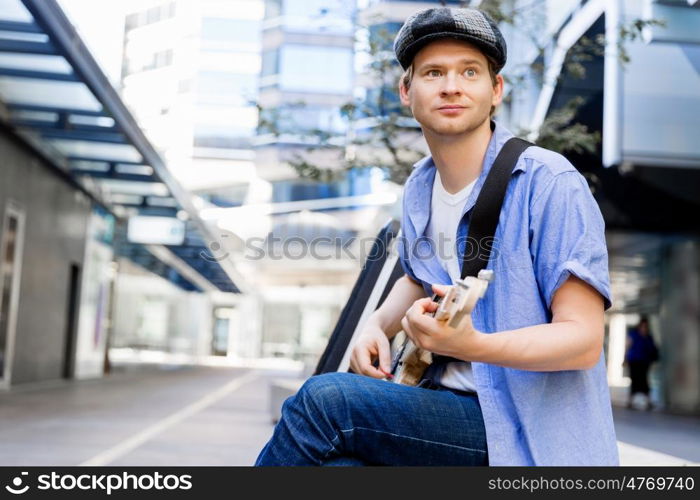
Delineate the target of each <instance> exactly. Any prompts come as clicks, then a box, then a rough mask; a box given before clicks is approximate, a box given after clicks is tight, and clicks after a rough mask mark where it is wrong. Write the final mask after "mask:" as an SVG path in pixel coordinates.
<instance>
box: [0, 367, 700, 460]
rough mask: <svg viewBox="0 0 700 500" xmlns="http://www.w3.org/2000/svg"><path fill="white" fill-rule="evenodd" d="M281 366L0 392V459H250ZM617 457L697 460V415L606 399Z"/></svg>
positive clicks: (184, 371) (163, 371)
mask: <svg viewBox="0 0 700 500" xmlns="http://www.w3.org/2000/svg"><path fill="white" fill-rule="evenodd" d="M296 376H298V373H297V372H294V371H290V370H283V369H264V368H253V369H251V368H230V367H203V366H161V367H159V366H158V365H150V366H149V365H146V366H143V365H142V366H135V367H131V368H128V369H127V368H122V369H121V370H118V371H117V372H116V373H114V374H112V375H110V376H109V377H106V378H104V379H99V380H93V381H80V382H61V383H56V384H51V385H43V386H34V387H26V388H19V389H16V390H13V391H12V392H9V393H0V422H2V424H0V465H48V466H60V465H81V464H84V465H113V466H126V465H141V466H170V465H172V466H175V465H180V466H187V465H251V464H252V463H253V462H254V460H255V458H256V457H257V454H258V452H259V451H260V449H261V448H262V446H263V445H264V444H265V442H266V441H267V439H268V438H269V436H270V435H271V433H272V429H273V425H272V423H271V419H270V413H269V408H268V383H269V380H271V379H274V378H281V377H296ZM614 416H615V428H616V433H617V438H618V442H619V446H620V458H621V463H622V465H682V464H693V463H700V449H698V446H697V443H698V442H700V419H698V418H689V417H678V416H673V415H665V414H661V413H655V412H650V413H647V412H637V411H631V410H627V409H625V408H615V409H614Z"/></svg>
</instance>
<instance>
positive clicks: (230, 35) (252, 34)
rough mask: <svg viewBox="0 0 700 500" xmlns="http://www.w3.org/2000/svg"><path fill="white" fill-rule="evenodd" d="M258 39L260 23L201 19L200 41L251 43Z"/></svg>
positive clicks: (245, 20) (243, 20) (241, 20)
mask: <svg viewBox="0 0 700 500" xmlns="http://www.w3.org/2000/svg"><path fill="white" fill-rule="evenodd" d="M259 38H260V23H258V22H257V21H251V20H249V19H222V18H204V19H202V39H203V40H209V41H220V42H252V41H258V40H259Z"/></svg>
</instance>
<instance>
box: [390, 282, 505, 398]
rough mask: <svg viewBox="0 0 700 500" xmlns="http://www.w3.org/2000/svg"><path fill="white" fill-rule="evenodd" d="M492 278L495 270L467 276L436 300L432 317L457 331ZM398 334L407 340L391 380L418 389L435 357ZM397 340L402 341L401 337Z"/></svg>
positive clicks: (393, 364) (399, 351)
mask: <svg viewBox="0 0 700 500" xmlns="http://www.w3.org/2000/svg"><path fill="white" fill-rule="evenodd" d="M492 279H493V272H492V271H487V270H482V271H481V272H479V276H478V277H476V278H475V277H473V276H467V277H466V278H464V279H463V280H457V282H456V283H455V284H454V285H452V286H451V287H450V288H449V290H448V291H447V293H446V294H445V296H444V297H441V298H440V297H437V296H436V297H433V300H437V301H438V303H439V306H438V309H437V311H435V313H434V314H433V316H434V317H435V319H437V320H438V321H444V322H445V323H447V324H448V325H449V326H451V327H452V328H457V327H458V326H459V324H460V323H461V322H462V320H463V319H464V317H465V316H466V315H468V314H471V312H472V311H473V310H474V307H475V306H476V303H477V301H478V300H479V299H480V298H481V297H483V296H484V294H485V293H486V290H487V289H488V285H489V282H490V281H491V280H492ZM398 335H403V336H404V337H405V340H404V341H403V342H400V347H399V349H397V351H396V352H395V353H394V357H393V361H392V364H391V374H392V377H391V378H390V379H388V380H391V381H392V382H395V383H397V384H404V385H411V386H416V385H418V383H419V382H420V380H421V378H422V377H423V374H424V373H425V370H426V369H427V368H428V366H430V365H431V364H432V362H433V354H432V353H431V352H430V351H426V350H425V349H421V348H420V347H417V346H416V345H415V344H414V343H413V341H411V339H409V338H408V337H407V336H406V334H405V333H404V332H400V333H399V334H398ZM396 340H397V341H400V338H397V339H396Z"/></svg>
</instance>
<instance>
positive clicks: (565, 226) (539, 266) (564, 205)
mask: <svg viewBox="0 0 700 500" xmlns="http://www.w3.org/2000/svg"><path fill="white" fill-rule="evenodd" d="M530 252H531V256H532V261H533V265H534V270H535V276H536V279H537V284H538V286H539V288H540V292H541V294H542V297H543V299H544V300H545V302H546V304H547V307H548V308H550V310H551V305H552V299H553V297H554V293H555V292H556V291H557V290H558V289H559V287H560V286H561V285H562V284H563V283H564V282H565V281H566V280H567V279H568V278H569V277H570V276H572V275H573V276H576V277H577V278H579V279H581V280H583V281H585V282H586V283H588V284H589V285H591V286H592V287H593V288H595V289H596V290H597V291H598V293H600V295H601V296H602V297H603V300H604V303H605V309H608V308H609V307H610V306H611V303H612V300H611V296H610V276H609V273H608V250H607V246H606V243H605V222H604V221H603V216H602V214H601V212H600V208H599V207H598V204H597V203H596V201H595V199H594V198H593V195H592V194H591V192H590V189H589V188H588V184H587V182H586V180H585V179H584V177H583V176H582V175H581V174H580V173H579V172H578V171H573V170H572V171H565V172H561V173H559V174H557V175H553V176H552V178H551V179H549V180H548V184H547V185H546V186H545V188H544V189H542V190H541V191H540V192H539V194H538V195H537V196H536V197H535V198H534V199H533V200H532V203H531V207H530Z"/></svg>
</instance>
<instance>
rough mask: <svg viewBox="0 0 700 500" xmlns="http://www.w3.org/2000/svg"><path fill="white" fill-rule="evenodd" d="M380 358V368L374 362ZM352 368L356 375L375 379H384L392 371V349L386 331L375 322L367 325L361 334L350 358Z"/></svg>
mask: <svg viewBox="0 0 700 500" xmlns="http://www.w3.org/2000/svg"><path fill="white" fill-rule="evenodd" d="M377 358H379V368H380V369H377V368H375V367H374V366H372V362H373V361H374V360H375V359H377ZM350 368H352V371H353V372H355V373H359V374H361V375H367V376H368V377H373V378H384V377H385V376H387V375H388V374H389V371H390V370H391V348H390V346H389V339H388V338H387V336H386V334H385V333H384V331H383V330H382V329H381V328H379V327H378V326H376V325H375V324H374V323H373V322H369V321H368V323H367V326H365V327H364V329H363V330H362V332H361V333H360V335H359V337H358V339H357V342H356V343H355V346H354V347H353V349H352V356H351V357H350Z"/></svg>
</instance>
